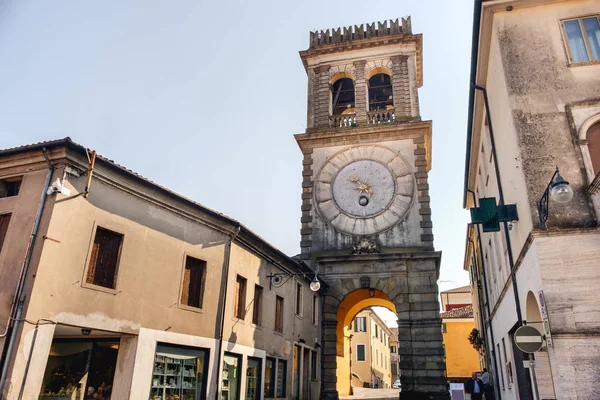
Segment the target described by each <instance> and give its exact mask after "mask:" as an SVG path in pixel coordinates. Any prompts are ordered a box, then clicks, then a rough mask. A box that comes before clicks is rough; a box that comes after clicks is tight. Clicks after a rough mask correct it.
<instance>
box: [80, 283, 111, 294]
mask: <svg viewBox="0 0 600 400" xmlns="http://www.w3.org/2000/svg"><path fill="white" fill-rule="evenodd" d="M81 287H82V288H85V289H91V290H96V291H98V292H104V293H108V294H112V295H113V296H115V295H117V294H118V293H121V291H119V290H117V289H111V288H107V287H104V286H99V285H94V284H93V283H87V282H83V283H82V284H81Z"/></svg>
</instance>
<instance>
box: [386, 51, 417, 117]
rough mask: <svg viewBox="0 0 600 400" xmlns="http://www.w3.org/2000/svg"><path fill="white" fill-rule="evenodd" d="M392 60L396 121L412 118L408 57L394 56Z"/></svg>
mask: <svg viewBox="0 0 600 400" xmlns="http://www.w3.org/2000/svg"><path fill="white" fill-rule="evenodd" d="M391 60H392V93H393V95H394V108H395V109H396V120H400V121H401V120H403V119H407V118H410V117H411V116H412V115H411V101H410V79H409V76H408V64H407V60H408V56H402V55H401V56H393V57H391Z"/></svg>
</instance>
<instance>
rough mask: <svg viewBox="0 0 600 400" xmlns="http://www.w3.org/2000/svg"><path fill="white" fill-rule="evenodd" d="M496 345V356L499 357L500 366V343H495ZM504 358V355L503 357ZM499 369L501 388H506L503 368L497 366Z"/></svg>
mask: <svg viewBox="0 0 600 400" xmlns="http://www.w3.org/2000/svg"><path fill="white" fill-rule="evenodd" d="M496 347H497V348H498V358H500V360H499V361H500V365H501V366H502V354H500V344H496ZM504 359H505V360H506V356H505V358H504ZM498 369H499V370H500V380H501V381H502V390H504V389H505V388H506V386H505V383H504V368H502V367H500V368H498Z"/></svg>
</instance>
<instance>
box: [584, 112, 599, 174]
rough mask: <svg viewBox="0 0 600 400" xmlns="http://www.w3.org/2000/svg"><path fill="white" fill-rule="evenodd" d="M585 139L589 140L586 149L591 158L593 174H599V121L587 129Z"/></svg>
mask: <svg viewBox="0 0 600 400" xmlns="http://www.w3.org/2000/svg"><path fill="white" fill-rule="evenodd" d="M586 139H588V140H589V144H588V150H589V151H590V157H591V159H592V169H593V170H594V176H596V175H598V174H600V122H596V123H595V124H594V125H592V126H591V127H590V129H588V131H587V133H586Z"/></svg>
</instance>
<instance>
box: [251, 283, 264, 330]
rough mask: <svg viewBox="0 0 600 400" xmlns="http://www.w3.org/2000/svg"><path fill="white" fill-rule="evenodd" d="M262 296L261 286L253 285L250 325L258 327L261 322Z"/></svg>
mask: <svg viewBox="0 0 600 400" xmlns="http://www.w3.org/2000/svg"><path fill="white" fill-rule="evenodd" d="M262 296H263V288H262V286H259V285H254V302H253V308H252V323H253V324H254V325H260V324H261V322H262V321H261V320H262Z"/></svg>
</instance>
